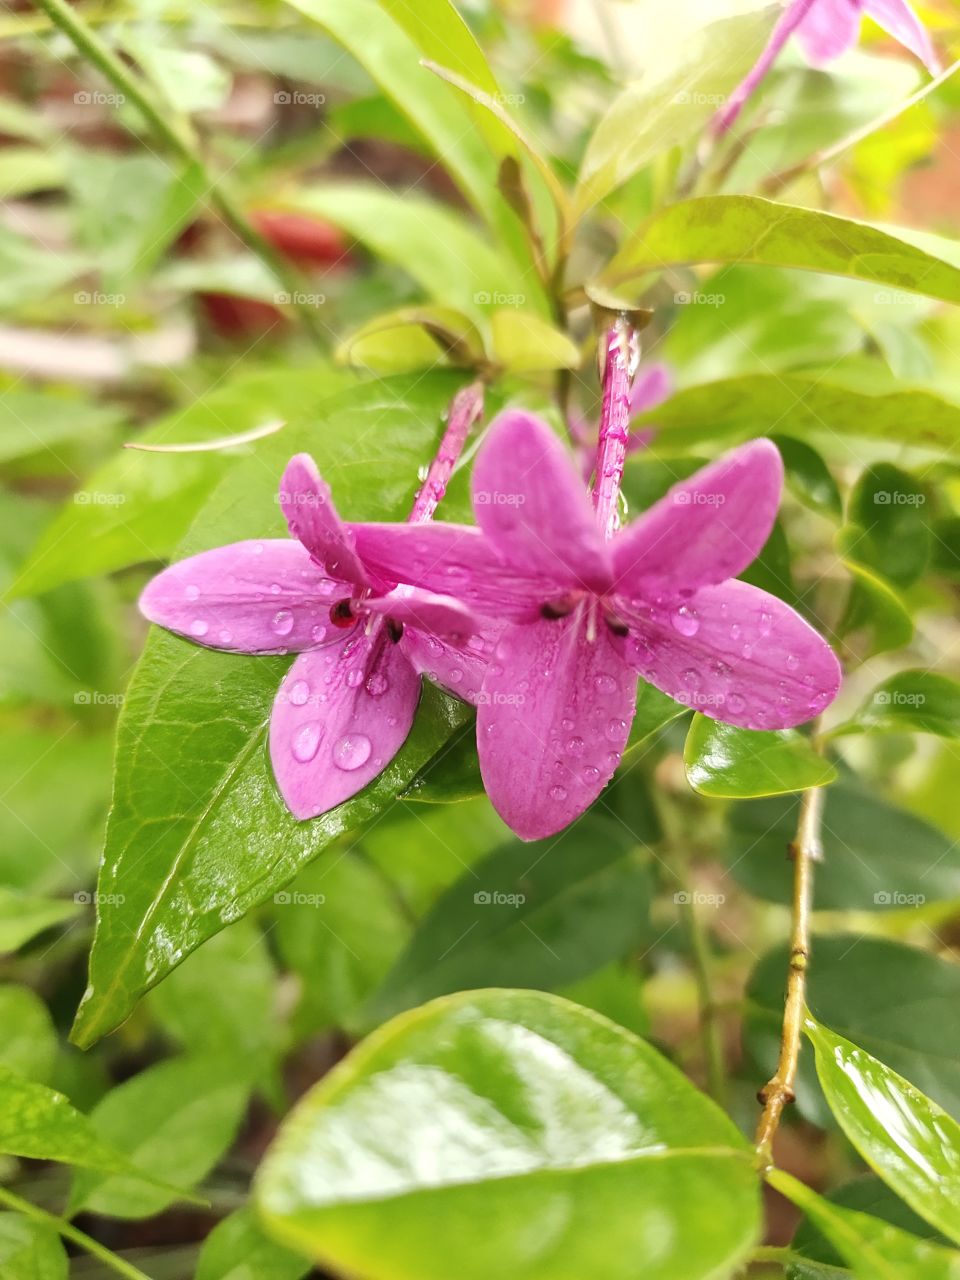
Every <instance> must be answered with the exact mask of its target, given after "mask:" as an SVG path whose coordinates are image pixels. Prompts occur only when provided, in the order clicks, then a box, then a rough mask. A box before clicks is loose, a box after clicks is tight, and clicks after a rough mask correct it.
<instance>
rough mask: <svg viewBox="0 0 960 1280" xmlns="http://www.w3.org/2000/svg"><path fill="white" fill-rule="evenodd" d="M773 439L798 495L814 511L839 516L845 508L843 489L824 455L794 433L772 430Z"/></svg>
mask: <svg viewBox="0 0 960 1280" xmlns="http://www.w3.org/2000/svg"><path fill="white" fill-rule="evenodd" d="M770 439H771V440H772V441H773V443H774V444H775V445H776V446H777V449H778V450H779V451H780V457H781V458H782V459H783V465H784V469H785V471H786V478H787V484H788V485H789V486H790V488H791V489H792V490H793V491H794V493H795V494H796V495H797V497H798V498H800V499H801V500H802V501H803V502H805V503H806V504H807V505H808V506H811V507H813V508H814V510H815V511H821V512H823V514H824V515H830V516H839V515H840V514H841V512H842V510H843V503H842V500H841V498H840V490H839V489H838V488H837V482H836V480H834V478H833V476H832V475H831V473H830V469H829V467H828V466H827V464H826V463H825V462H824V460H823V457H822V455H821V454H819V453H818V452H817V451H816V449H814V448H812V447H811V445H809V444H808V443H807V442H806V441H805V440H798V439H797V438H796V437H795V436H784V435H779V434H772V435H771V436H770Z"/></svg>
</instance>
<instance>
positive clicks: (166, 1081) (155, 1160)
mask: <svg viewBox="0 0 960 1280" xmlns="http://www.w3.org/2000/svg"><path fill="white" fill-rule="evenodd" d="M248 1071H249V1064H248V1063H246V1062H245V1061H244V1060H242V1059H239V1060H238V1059H237V1058H236V1057H235V1056H231V1057H229V1058H175V1059H171V1060H169V1061H166V1062H161V1063H158V1064H157V1065H155V1066H152V1067H148V1068H147V1070H146V1071H141V1072H140V1073H139V1074H138V1075H135V1076H132V1077H131V1078H130V1079H129V1080H126V1081H124V1083H123V1084H121V1085H118V1086H117V1088H115V1089H112V1090H111V1091H110V1093H108V1094H107V1096H106V1097H105V1098H104V1099H103V1101H102V1102H100V1103H98V1104H97V1106H96V1107H95V1108H94V1109H93V1111H92V1112H91V1115H90V1123H91V1124H92V1125H94V1126H95V1127H96V1131H97V1133H98V1134H100V1135H102V1137H103V1138H104V1139H105V1140H106V1141H108V1142H111V1143H113V1144H114V1145H115V1146H116V1147H117V1148H118V1149H119V1150H121V1151H123V1152H125V1153H126V1154H127V1156H128V1158H129V1159H130V1161H132V1162H133V1163H135V1164H137V1165H139V1166H141V1167H142V1168H144V1169H149V1170H150V1172H151V1174H152V1175H153V1176H154V1177H155V1178H159V1179H164V1180H169V1181H170V1182H172V1183H176V1184H178V1185H180V1186H182V1187H186V1188H189V1187H194V1186H196V1184H197V1183H198V1182H200V1181H201V1179H203V1178H204V1177H205V1176H206V1175H207V1173H209V1171H210V1170H211V1169H212V1168H213V1166H214V1165H215V1164H216V1162H217V1160H219V1158H220V1156H221V1155H222V1154H223V1153H224V1151H225V1150H226V1149H227V1148H228V1147H229V1146H230V1144H231V1142H232V1141H233V1138H234V1137H235V1135H236V1132H237V1129H238V1128H239V1125H240V1121H241V1119H242V1118H243V1114H244V1111H245V1110H246V1105H247V1098H248V1096H249V1092H250V1082H249V1078H248ZM176 1198H177V1196H176V1193H175V1192H172V1191H166V1190H164V1189H163V1188H161V1187H157V1186H151V1185H150V1184H148V1183H145V1182H144V1181H143V1180H142V1179H141V1178H131V1177H129V1176H125V1175H123V1174H119V1173H118V1174H103V1173H98V1172H94V1171H93V1170H90V1169H85V1170H80V1171H78V1172H77V1173H76V1174H75V1176H74V1181H73V1186H72V1188H71V1191H70V1206H69V1213H70V1215H71V1216H73V1214H75V1213H78V1212H79V1211H80V1210H81V1209H86V1210H88V1211H91V1212H94V1213H104V1214H108V1215H109V1216H111V1217H115V1218H146V1217H152V1216H153V1214H155V1213H160V1212H161V1211H162V1210H163V1209H165V1208H166V1207H167V1206H168V1205H169V1204H171V1203H172V1202H173V1201H174V1200H175V1199H176Z"/></svg>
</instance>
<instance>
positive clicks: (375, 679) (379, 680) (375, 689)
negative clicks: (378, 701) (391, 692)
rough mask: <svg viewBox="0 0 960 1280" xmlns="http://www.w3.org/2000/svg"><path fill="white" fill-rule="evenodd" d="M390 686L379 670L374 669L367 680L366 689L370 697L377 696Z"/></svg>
mask: <svg viewBox="0 0 960 1280" xmlns="http://www.w3.org/2000/svg"><path fill="white" fill-rule="evenodd" d="M389 687H390V682H389V680H388V679H387V677H386V676H385V675H384V674H383V673H382V672H381V671H375V672H374V673H373V675H372V676H371V677H370V679H369V680H368V681H367V685H366V689H367V693H369V694H370V697H371V698H379V697H380V695H381V694H382V693H386V692H387V689H388V688H389Z"/></svg>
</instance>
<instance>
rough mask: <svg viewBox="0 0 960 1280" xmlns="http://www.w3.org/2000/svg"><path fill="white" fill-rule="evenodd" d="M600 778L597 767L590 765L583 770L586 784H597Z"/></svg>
mask: <svg viewBox="0 0 960 1280" xmlns="http://www.w3.org/2000/svg"><path fill="white" fill-rule="evenodd" d="M599 777H600V770H599V769H598V768H597V767H596V765H592V764H588V765H587V766H586V767H585V768H584V770H583V780H584V782H596V780H597V779H598V778H599Z"/></svg>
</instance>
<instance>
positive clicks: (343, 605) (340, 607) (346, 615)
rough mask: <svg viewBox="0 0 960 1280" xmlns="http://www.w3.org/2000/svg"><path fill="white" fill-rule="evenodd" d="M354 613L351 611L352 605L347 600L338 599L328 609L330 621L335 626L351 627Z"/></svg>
mask: <svg viewBox="0 0 960 1280" xmlns="http://www.w3.org/2000/svg"><path fill="white" fill-rule="evenodd" d="M356 620H357V619H356V615H355V614H354V612H353V605H352V604H351V603H350V601H349V600H338V601H337V603H336V604H335V605H334V606H333V607H332V608H331V610H330V621H331V622H332V623H333V625H334V626H335V627H343V628H344V630H346V628H347V627H352V626H353V624H354V623H355V622H356Z"/></svg>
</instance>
